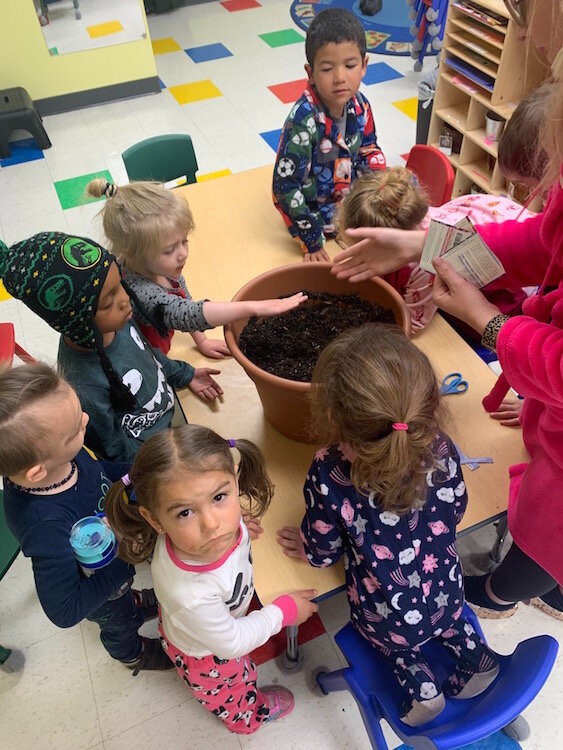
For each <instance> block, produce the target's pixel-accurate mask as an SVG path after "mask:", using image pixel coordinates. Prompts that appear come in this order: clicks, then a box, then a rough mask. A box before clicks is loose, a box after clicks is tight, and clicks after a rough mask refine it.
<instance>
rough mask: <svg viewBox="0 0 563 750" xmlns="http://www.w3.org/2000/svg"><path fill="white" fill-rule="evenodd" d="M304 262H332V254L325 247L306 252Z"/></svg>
mask: <svg viewBox="0 0 563 750" xmlns="http://www.w3.org/2000/svg"><path fill="white" fill-rule="evenodd" d="M303 263H330V255H329V254H328V253H327V251H326V250H325V249H324V248H321V249H320V250H317V252H316V253H305V254H304V255H303Z"/></svg>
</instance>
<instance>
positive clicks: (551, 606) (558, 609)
mask: <svg viewBox="0 0 563 750" xmlns="http://www.w3.org/2000/svg"><path fill="white" fill-rule="evenodd" d="M530 604H533V605H534V607H537V608H538V609H541V611H542V612H545V613H546V614H547V615H550V616H551V617H555V619H556V620H562V621H563V594H562V593H561V589H560V588H559V586H556V587H555V588H554V589H552V590H551V591H548V592H547V593H546V594H542V595H541V596H535V597H534V598H533V599H531V600H530Z"/></svg>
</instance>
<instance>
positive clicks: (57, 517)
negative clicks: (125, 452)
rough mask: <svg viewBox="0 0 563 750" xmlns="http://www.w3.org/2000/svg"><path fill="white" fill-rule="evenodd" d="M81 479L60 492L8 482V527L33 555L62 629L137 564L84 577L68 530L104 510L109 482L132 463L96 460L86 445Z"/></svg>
mask: <svg viewBox="0 0 563 750" xmlns="http://www.w3.org/2000/svg"><path fill="white" fill-rule="evenodd" d="M75 461H76V465H77V469H78V480H77V482H76V484H75V485H74V486H73V487H71V488H70V489H68V490H64V491H63V492H59V493H57V494H56V495H36V494H33V493H31V492H25V491H22V490H20V489H18V488H17V487H14V485H12V484H11V483H9V482H4V511H5V514H6V521H7V523H8V528H9V529H10V531H11V532H12V534H13V535H14V536H15V537H16V539H17V540H18V542H19V544H20V546H21V549H22V552H23V554H24V555H25V556H26V557H31V561H32V565H33V575H34V576H35V587H36V589H37V595H38V596H39V601H40V602H41V606H42V607H43V609H44V610H45V614H46V615H47V617H48V618H49V619H50V620H51V621H52V622H53V623H54V624H55V625H58V626H59V627H60V628H69V627H71V626H72V625H76V624H77V623H78V622H80V621H81V620H83V619H84V618H85V617H87V616H88V615H90V614H91V613H92V612H93V611H94V610H96V609H98V607H101V605H102V604H104V603H105V602H106V601H107V600H108V598H109V597H110V596H111V595H112V594H113V593H114V592H115V591H116V590H117V589H118V588H119V587H120V586H121V585H122V584H123V583H125V581H127V580H130V579H131V578H132V577H133V575H134V573H135V568H134V567H133V566H132V565H128V564H127V563H126V562H124V561H123V560H121V559H119V558H117V557H116V558H114V559H113V560H112V562H111V563H110V564H109V565H106V567H105V568H101V569H100V570H98V571H96V573H95V574H94V575H92V576H90V577H86V576H85V575H84V574H83V572H82V570H81V568H80V567H79V565H78V563H77V562H76V559H75V557H74V552H73V549H72V547H71V544H70V530H71V528H72V526H73V525H74V523H75V522H76V521H78V520H79V519H80V518H84V517H85V516H91V515H94V514H95V513H98V512H100V511H102V510H103V506H104V496H105V494H106V492H107V490H108V488H109V487H110V485H111V484H112V483H113V482H114V481H116V480H117V479H119V478H120V477H122V476H123V475H124V474H125V473H126V472H127V471H128V470H129V464H124V463H109V462H107V461H97V460H96V459H95V458H93V457H92V456H91V455H90V454H89V453H88V451H86V450H85V449H84V448H82V450H81V451H80V453H79V454H78V455H77V457H76V459H75Z"/></svg>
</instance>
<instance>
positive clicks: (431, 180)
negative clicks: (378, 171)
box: [407, 143, 455, 206]
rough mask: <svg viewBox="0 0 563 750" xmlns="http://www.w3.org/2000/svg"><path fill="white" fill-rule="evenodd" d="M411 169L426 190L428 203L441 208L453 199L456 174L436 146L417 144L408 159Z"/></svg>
mask: <svg viewBox="0 0 563 750" xmlns="http://www.w3.org/2000/svg"><path fill="white" fill-rule="evenodd" d="M407 169H410V170H411V172H413V173H414V174H415V175H416V177H417V178H418V180H419V182H420V184H421V185H422V186H423V187H424V188H425V190H426V194H427V197H428V203H429V204H430V205H431V206H441V205H442V204H444V203H447V201H449V200H450V198H451V197H452V190H453V187H454V179H455V172H454V170H453V167H452V165H451V164H450V161H449V159H448V157H447V156H446V155H445V154H443V153H442V152H441V151H438V149H437V148H434V146H425V145H423V144H420V143H419V144H417V145H416V146H413V147H412V148H411V151H410V154H409V158H408V159H407Z"/></svg>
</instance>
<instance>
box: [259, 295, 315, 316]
mask: <svg viewBox="0 0 563 750" xmlns="http://www.w3.org/2000/svg"><path fill="white" fill-rule="evenodd" d="M308 299H309V298H308V297H307V295H306V294H303V292H297V294H292V295H291V297H284V298H283V299H264V300H256V302H252V310H253V312H252V314H253V315H257V316H259V317H260V316H266V317H268V316H270V315H280V314H281V313H284V312H288V310H293V308H294V307H299V305H302V304H303V302H306V301H307V300H308Z"/></svg>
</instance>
